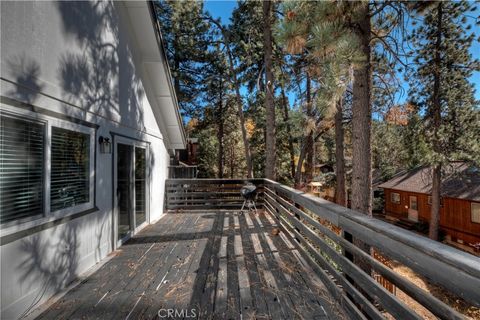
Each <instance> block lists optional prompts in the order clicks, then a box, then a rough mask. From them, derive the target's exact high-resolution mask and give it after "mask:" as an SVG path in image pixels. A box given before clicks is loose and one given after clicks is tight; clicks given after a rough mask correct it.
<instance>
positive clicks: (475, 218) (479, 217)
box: [471, 202, 480, 223]
mask: <svg viewBox="0 0 480 320" xmlns="http://www.w3.org/2000/svg"><path fill="white" fill-rule="evenodd" d="M471 210H472V222H475V223H480V203H478V202H472V203H471Z"/></svg>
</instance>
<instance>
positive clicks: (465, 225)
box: [379, 161, 480, 244]
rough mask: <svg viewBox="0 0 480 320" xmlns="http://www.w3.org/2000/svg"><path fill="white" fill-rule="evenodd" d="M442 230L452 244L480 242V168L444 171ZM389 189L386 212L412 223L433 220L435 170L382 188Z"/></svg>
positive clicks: (458, 166) (455, 165)
mask: <svg viewBox="0 0 480 320" xmlns="http://www.w3.org/2000/svg"><path fill="white" fill-rule="evenodd" d="M444 169H445V174H444V175H443V179H442V198H441V212H440V228H441V229H442V230H443V231H444V232H445V233H446V235H447V237H448V238H450V239H451V241H455V242H460V243H464V244H470V243H477V242H480V169H479V168H477V167H474V166H470V165H468V164H467V163H465V162H460V161H459V162H452V163H451V164H450V165H449V166H448V167H446V168H444ZM379 187H380V188H383V189H384V190H385V213H386V214H387V215H393V216H396V217H401V218H407V219H409V220H411V221H419V220H421V221H429V220H430V212H431V208H432V207H431V196H430V194H431V188H432V178H431V169H430V168H428V167H422V168H418V169H414V170H411V171H408V172H402V173H399V174H398V175H396V176H394V177H393V178H392V179H390V180H389V181H387V182H385V183H383V184H381V185H380V186H379Z"/></svg>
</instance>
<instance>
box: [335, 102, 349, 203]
mask: <svg viewBox="0 0 480 320" xmlns="http://www.w3.org/2000/svg"><path fill="white" fill-rule="evenodd" d="M343 148H344V129H343V100H342V98H340V99H339V100H338V103H337V112H336V113H335V167H336V169H335V170H336V172H335V176H336V182H337V185H336V188H335V202H336V203H337V204H339V205H341V206H344V207H346V206H347V190H346V185H345V155H344V150H343Z"/></svg>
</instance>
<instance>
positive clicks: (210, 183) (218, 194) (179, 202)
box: [165, 179, 264, 210]
mask: <svg viewBox="0 0 480 320" xmlns="http://www.w3.org/2000/svg"><path fill="white" fill-rule="evenodd" d="M246 182H251V183H253V184H255V185H256V186H257V188H258V189H257V203H258V205H259V206H260V207H261V206H262V204H263V182H264V180H263V179H250V180H248V179H246V180H240V179H167V181H166V183H165V197H166V207H167V209H168V210H174V209H175V210H179V209H181V210H195V209H229V208H241V206H242V204H243V198H242V197H241V195H240V188H241V187H242V186H243V185H244V184H245V183H246Z"/></svg>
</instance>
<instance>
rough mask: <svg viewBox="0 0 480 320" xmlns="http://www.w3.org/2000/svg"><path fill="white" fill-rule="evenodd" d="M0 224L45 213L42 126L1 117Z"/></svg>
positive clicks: (43, 138)
mask: <svg viewBox="0 0 480 320" xmlns="http://www.w3.org/2000/svg"><path fill="white" fill-rule="evenodd" d="M0 122H1V126H0V173H1V179H0V223H5V222H10V221H14V220H21V219H24V218H29V217H33V216H37V215H41V214H43V213H44V188H43V183H44V165H43V164H44V159H45V158H44V156H45V155H44V140H45V125H44V124H43V123H39V122H33V121H29V120H25V119H20V118H14V117H11V116H8V115H6V114H4V113H2V114H1V115H0Z"/></svg>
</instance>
